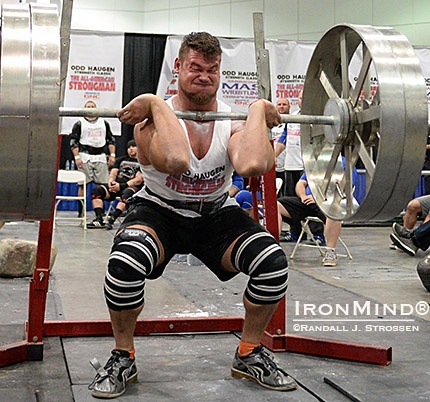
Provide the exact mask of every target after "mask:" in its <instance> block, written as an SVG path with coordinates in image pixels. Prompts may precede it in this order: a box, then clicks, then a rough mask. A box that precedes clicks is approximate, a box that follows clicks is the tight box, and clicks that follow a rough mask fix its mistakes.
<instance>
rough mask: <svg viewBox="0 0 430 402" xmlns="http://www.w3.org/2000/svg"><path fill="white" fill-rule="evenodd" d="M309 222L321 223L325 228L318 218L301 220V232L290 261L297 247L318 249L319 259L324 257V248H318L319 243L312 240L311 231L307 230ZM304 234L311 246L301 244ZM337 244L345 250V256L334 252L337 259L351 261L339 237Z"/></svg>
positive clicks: (346, 247) (309, 217)
mask: <svg viewBox="0 0 430 402" xmlns="http://www.w3.org/2000/svg"><path fill="white" fill-rule="evenodd" d="M309 222H320V223H322V224H323V225H324V226H325V224H324V222H323V221H322V220H321V219H320V218H318V217H316V216H308V217H307V218H306V219H305V220H303V221H302V222H301V224H302V230H301V232H300V236H299V238H298V239H297V243H296V244H295V246H294V249H293V252H292V253H291V255H290V258H291V259H293V258H294V256H295V254H296V251H297V249H298V248H299V247H314V248H317V249H318V251H319V252H320V254H321V257H324V255H325V252H324V249H325V247H324V246H320V245H319V243H318V242H317V241H316V240H315V239H314V236H313V234H312V232H311V230H310V228H309ZM305 233H306V234H307V236H308V239H311V241H312V243H313V244H305V243H302V242H301V241H302V238H303V236H304V235H305ZM338 242H339V243H340V244H342V246H343V248H344V249H345V252H346V254H338V253H337V252H336V254H337V256H338V257H348V258H349V259H350V260H352V255H351V253H350V251H349V249H348V246H347V245H346V244H345V242H344V241H343V240H342V238H341V237H340V236H339V238H338Z"/></svg>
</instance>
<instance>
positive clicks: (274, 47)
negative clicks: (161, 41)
mask: <svg viewBox="0 0 430 402" xmlns="http://www.w3.org/2000/svg"><path fill="white" fill-rule="evenodd" d="M181 40H182V36H169V37H168V38H167V42H166V49H165V54H164V61H163V65H162V70H161V74H160V80H159V82H158V88H157V95H158V96H160V97H162V98H164V99H168V98H170V97H171V96H172V95H174V94H175V93H176V92H177V77H176V75H175V74H174V72H173V62H174V60H175V58H176V57H177V55H178V51H179V47H180V44H181ZM219 40H220V43H221V47H222V50H223V54H222V60H221V82H220V88H219V90H218V97H219V98H220V99H222V100H223V101H224V102H226V103H227V104H229V105H230V106H231V107H232V109H233V110H235V111H238V112H246V111H247V105H248V104H249V102H250V101H252V100H254V99H257V96H258V89H257V73H256V62H255V50H254V41H253V40H252V39H224V38H219ZM265 46H266V48H267V49H268V51H269V57H270V71H271V86H272V101H273V102H276V101H277V100H278V99H279V98H287V99H288V100H289V101H290V103H291V110H290V113H292V112H294V111H295V110H296V108H297V106H296V105H297V97H298V94H299V92H300V90H301V89H302V88H303V84H304V80H305V78H306V71H307V68H308V64H309V61H310V59H311V56H312V53H313V51H314V49H315V46H316V42H296V41H282V40H267V41H266V44H265ZM415 53H416V55H417V57H418V59H419V60H420V63H421V68H422V70H423V74H424V78H425V82H426V84H427V99H428V103H429V109H430V49H428V48H415ZM360 66H361V55H360V53H359V52H357V54H356V55H355V56H354V57H353V59H352V60H351V64H350V67H349V72H350V80H351V83H352V82H354V81H355V80H356V78H357V77H356V75H357V74H358V72H359V71H360ZM370 76H371V83H370V85H371V91H372V92H375V91H376V89H377V85H378V83H377V77H376V72H374V73H372V70H371V72H370Z"/></svg>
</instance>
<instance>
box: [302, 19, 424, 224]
mask: <svg viewBox="0 0 430 402" xmlns="http://www.w3.org/2000/svg"><path fill="white" fill-rule="evenodd" d="M302 106H303V107H302V113H303V114H309V115H332V116H334V117H335V119H336V124H335V125H334V126H316V125H309V124H308V125H302V126H301V136H302V151H303V159H304V163H305V170H306V173H307V177H308V180H309V184H310V188H311V191H312V194H313V195H314V198H315V200H316V202H317V204H318V206H319V207H320V208H321V209H322V210H323V212H324V213H325V214H326V215H327V216H329V217H331V218H332V219H335V220H351V219H354V220H388V219H391V218H393V217H394V216H396V215H397V214H399V213H400V212H401V210H402V209H403V208H404V207H405V205H406V203H407V202H408V200H409V199H410V198H411V197H412V196H413V193H414V190H415V188H416V185H417V183H418V180H419V177H420V171H421V168H422V163H423V161H424V154H425V145H426V139H427V99H426V86H425V82H424V78H423V75H422V72H421V68H420V65H419V61H418V59H417V58H416V56H415V53H414V50H413V48H412V47H411V45H410V44H409V42H408V41H407V39H406V38H405V37H404V36H403V35H401V34H400V33H399V32H397V31H396V30H394V29H392V28H385V27H384V28H376V27H372V26H357V25H337V26H335V27H334V28H332V29H331V30H329V31H328V32H327V33H326V34H325V35H324V37H323V38H322V39H321V41H320V42H319V43H318V45H317V47H316V49H315V52H314V54H313V56H312V58H311V61H310V64H309V67H308V71H307V74H306V81H305V86H304V92H303V102H302ZM342 156H343V158H342ZM342 159H343V160H342ZM354 168H362V169H363V171H365V173H366V193H365V196H364V198H363V199H362V200H361V202H360V204H358V203H357V201H356V199H355V198H354V190H355V188H354V183H353V181H352V172H353V169H354Z"/></svg>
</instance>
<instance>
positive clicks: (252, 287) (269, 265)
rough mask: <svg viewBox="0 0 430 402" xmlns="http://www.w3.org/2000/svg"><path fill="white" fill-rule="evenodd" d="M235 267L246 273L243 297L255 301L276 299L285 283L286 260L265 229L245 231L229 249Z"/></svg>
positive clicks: (280, 296) (269, 302) (268, 302)
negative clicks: (247, 279) (230, 249)
mask: <svg viewBox="0 0 430 402" xmlns="http://www.w3.org/2000/svg"><path fill="white" fill-rule="evenodd" d="M231 261H232V263H233V265H234V267H235V268H236V269H237V270H239V271H241V272H243V273H244V274H247V275H249V277H250V278H249V281H248V285H247V287H246V290H245V295H246V298H247V299H248V300H249V301H250V302H252V303H255V304H273V303H277V302H278V301H279V300H281V299H282V297H283V296H284V295H285V293H286V291H287V286H288V262H287V257H286V256H285V253H284V251H283V250H282V248H281V247H280V246H279V244H278V243H277V242H276V240H275V239H274V238H273V236H271V235H270V234H269V233H267V232H258V233H246V234H244V235H243V236H242V237H241V238H240V239H239V240H238V241H237V242H236V244H235V245H234V247H233V250H232V253H231Z"/></svg>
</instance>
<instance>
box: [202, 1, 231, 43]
mask: <svg viewBox="0 0 430 402" xmlns="http://www.w3.org/2000/svg"><path fill="white" fill-rule="evenodd" d="M231 21H232V19H231V10H230V4H217V5H211V6H205V7H200V16H199V31H207V32H210V33H211V34H212V35H216V36H228V35H226V32H230V24H231Z"/></svg>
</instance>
